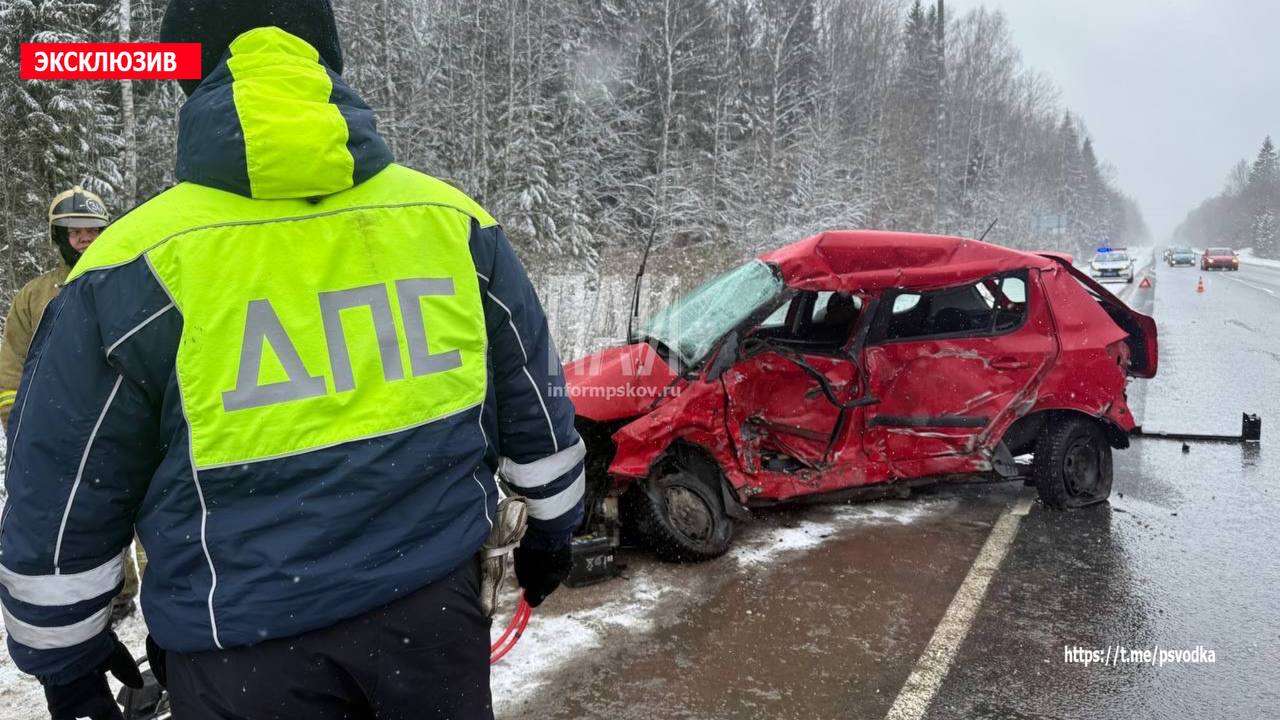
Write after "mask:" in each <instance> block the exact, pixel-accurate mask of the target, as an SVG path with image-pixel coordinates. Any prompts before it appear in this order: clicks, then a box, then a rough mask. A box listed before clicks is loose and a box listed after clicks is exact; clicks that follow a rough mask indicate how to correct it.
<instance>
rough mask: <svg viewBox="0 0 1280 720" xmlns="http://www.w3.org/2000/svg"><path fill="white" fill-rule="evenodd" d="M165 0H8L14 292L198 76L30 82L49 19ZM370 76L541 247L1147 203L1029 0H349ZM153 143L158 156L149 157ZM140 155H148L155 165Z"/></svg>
mask: <svg viewBox="0 0 1280 720" xmlns="http://www.w3.org/2000/svg"><path fill="white" fill-rule="evenodd" d="M164 4H165V3H164V2H163V1H162V0H0V42H3V46H4V47H3V50H4V51H3V53H0V107H4V108H6V109H9V110H8V111H7V112H4V113H0V143H2V144H3V146H4V148H5V150H4V154H3V157H2V158H0V211H2V212H3V213H4V220H3V222H2V223H0V247H3V249H4V259H5V262H4V268H3V270H2V271H0V273H2V275H0V278H2V280H0V296H4V297H7V296H8V295H10V294H11V293H12V292H13V291H14V289H15V288H16V287H17V285H18V284H20V283H21V282H22V281H24V280H25V279H27V278H29V277H30V276H31V275H33V274H34V273H35V271H36V270H37V268H38V267H39V266H42V265H46V264H47V263H48V262H49V261H51V260H52V254H51V253H50V252H48V250H47V248H46V247H45V245H46V244H45V240H44V233H45V230H44V214H45V209H46V208H45V203H47V200H48V198H49V197H50V196H51V195H52V194H53V193H54V192H55V191H56V190H58V189H61V188H63V187H64V186H66V185H69V184H71V183H73V182H83V183H84V184H85V185H86V186H88V187H90V188H91V189H94V190H96V191H98V192H100V193H101V194H102V195H103V196H104V197H105V198H106V199H107V201H108V204H109V205H110V206H111V207H112V208H113V209H114V210H115V211H116V212H117V213H119V211H120V210H121V209H123V208H127V207H130V206H131V205H132V204H134V202H135V201H137V200H140V199H145V198H146V197H148V196H149V195H151V194H153V193H155V192H157V191H159V190H161V189H163V188H164V187H166V186H167V185H169V184H170V183H171V182H172V181H173V178H172V165H173V163H172V156H173V145H174V136H175V130H176V127H175V117H176V111H177V108H178V107H179V105H180V102H181V93H180V92H179V91H178V89H177V87H176V84H174V83H161V82H134V83H128V84H126V83H119V82H112V83H108V82H102V83H98V82H48V83H39V82H24V81H21V80H19V79H18V71H17V66H16V62H17V61H16V59H17V57H18V47H17V45H18V43H19V42H23V41H76V40H80V41H85V40H118V39H131V40H149V39H154V38H155V37H156V35H157V29H158V22H159V18H160V15H161V13H162V12H163V9H164ZM336 4H337V9H338V12H339V23H340V31H341V33H342V36H343V41H344V44H345V48H346V56H347V71H346V76H347V79H348V80H349V81H350V82H351V83H352V85H353V86H354V87H355V88H356V89H357V90H358V91H359V92H361V93H362V95H363V96H364V97H365V98H366V100H367V101H368V102H369V103H370V104H371V105H372V106H373V107H374V108H375V110H376V111H377V113H378V117H379V122H380V127H381V128H382V130H383V132H384V133H385V135H386V136H387V138H388V141H389V143H390V144H391V146H392V148H393V149H394V151H395V152H396V155H397V157H398V159H399V161H400V162H402V163H404V164H407V165H410V166H413V167H416V168H419V169H421V170H424V171H426V172H430V173H433V174H436V175H440V176H445V177H449V178H452V179H454V180H456V181H458V182H459V183H460V184H461V185H462V186H463V187H464V188H465V189H466V190H467V191H468V192H470V193H471V194H473V195H474V196H476V197H477V198H478V199H479V200H480V201H481V202H483V203H484V204H485V205H486V206H487V207H488V208H489V209H490V210H491V211H492V212H493V213H494V215H495V216H497V217H498V218H500V219H501V220H502V221H503V223H504V225H506V227H507V228H508V231H509V233H510V234H511V236H512V237H513V239H514V241H515V242H516V243H517V245H518V246H519V247H520V248H521V250H522V252H525V253H528V254H531V255H539V256H544V257H551V256H562V255H565V256H577V257H579V258H585V259H587V260H590V259H592V258H594V257H596V256H597V254H598V252H599V251H600V250H601V249H602V248H605V247H608V246H610V245H620V244H638V243H640V242H643V241H644V240H645V239H647V238H649V237H651V236H652V237H654V238H655V239H656V240H657V241H658V242H659V243H663V242H675V243H683V244H688V243H706V242H711V243H722V244H726V247H730V246H731V248H732V250H733V251H734V252H742V251H744V250H754V249H758V248H762V247H765V246H768V245H771V244H777V243H782V242H786V241H790V240H793V239H797V238H799V237H801V236H802V235H803V234H806V233H809V232H812V231H815V230H818V229H821V228H829V227H884V228H891V229H902V230H917V231H928V232H945V233H958V234H968V235H977V234H979V233H981V232H982V231H983V229H984V228H986V227H987V226H988V225H989V224H990V223H991V222H992V221H993V220H997V219H998V220H999V224H998V225H997V227H996V229H995V230H994V231H993V232H992V233H991V235H990V236H989V239H991V240H993V241H995V242H1001V243H1005V244H1009V245H1013V246H1019V247H1056V248H1061V249H1065V250H1068V251H1072V252H1077V253H1082V252H1085V251H1086V250H1087V248H1089V247H1092V246H1093V245H1095V244H1098V243H1099V242H1116V243H1125V242H1137V241H1139V240H1140V239H1141V238H1142V237H1143V236H1145V234H1146V229H1145V226H1144V224H1143V222H1142V218H1141V215H1140V213H1139V212H1138V210H1137V207H1136V206H1135V205H1134V203H1133V202H1132V201H1130V200H1129V199H1128V198H1126V197H1125V196H1124V195H1122V194H1121V193H1120V192H1119V191H1118V190H1117V189H1116V188H1115V186H1114V183H1113V182H1112V181H1111V178H1110V172H1109V171H1108V169H1107V167H1106V165H1105V164H1104V163H1102V162H1101V161H1100V160H1099V159H1098V158H1097V157H1096V155H1095V153H1094V149H1093V145H1092V142H1091V141H1090V139H1089V135H1088V131H1087V129H1086V127H1085V125H1084V122H1083V121H1082V120H1081V119H1080V118H1079V117H1078V116H1076V115H1074V114H1072V113H1070V112H1069V111H1068V110H1067V109H1066V108H1064V107H1063V106H1062V105H1061V103H1059V102H1058V100H1057V96H1056V91H1055V89H1054V88H1053V86H1052V85H1051V84H1050V83H1049V82H1048V81H1047V80H1046V79H1045V78H1043V77H1042V76H1040V75H1038V74H1037V73H1035V72H1034V71H1032V70H1030V69H1028V68H1026V67H1025V66H1024V65H1022V63H1021V61H1020V60H1019V56H1018V50H1017V47H1016V46H1015V45H1014V43H1013V41H1012V38H1011V36H1010V33H1009V30H1008V27H1007V25H1006V23H1005V20H1004V17H1003V16H1002V15H1001V14H1000V13H998V12H992V11H989V10H985V9H979V10H975V11H972V12H968V13H966V14H964V15H961V16H953V15H951V14H949V13H948V12H947V11H946V8H945V6H944V4H943V2H942V0H935V1H934V2H932V3H928V4H925V3H921V2H918V1H917V2H913V3H908V2H906V0H542V1H535V0H468V2H456V0H361V1H360V2H356V1H355V0H337V3H336ZM140 160H141V161H140ZM129 168H136V170H129Z"/></svg>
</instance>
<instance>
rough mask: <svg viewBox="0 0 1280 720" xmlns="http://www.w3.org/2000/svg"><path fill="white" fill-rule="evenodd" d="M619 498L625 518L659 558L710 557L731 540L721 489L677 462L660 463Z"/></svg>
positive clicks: (730, 522)
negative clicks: (621, 500)
mask: <svg viewBox="0 0 1280 720" xmlns="http://www.w3.org/2000/svg"><path fill="white" fill-rule="evenodd" d="M718 480H719V478H716V481H718ZM623 501H624V508H623V509H624V522H628V524H630V525H632V526H633V527H634V529H635V530H636V532H637V534H638V535H639V536H640V538H641V539H642V540H643V541H644V544H645V545H647V546H649V548H650V549H652V550H653V552H654V554H655V555H657V556H658V557H659V558H661V559H663V560H667V561H670V562H702V561H704V560H711V559H713V558H717V557H720V556H721V555H723V554H725V551H727V550H728V549H729V545H730V544H731V543H732V542H733V530H734V527H733V520H732V519H731V518H730V517H729V516H728V514H726V513H725V510H724V503H723V501H722V500H721V498H720V491H719V488H718V487H713V486H712V483H711V479H710V478H705V477H702V476H701V474H695V472H693V471H692V470H691V469H688V468H686V467H683V466H682V465H681V464H680V463H678V462H675V461H669V462H667V463H664V464H663V465H661V466H659V468H658V469H657V470H655V472H654V473H653V474H652V475H650V476H649V477H648V478H647V479H646V480H645V481H644V482H641V483H637V484H636V485H634V486H633V487H632V488H631V489H630V490H628V491H627V493H626V494H625V495H623Z"/></svg>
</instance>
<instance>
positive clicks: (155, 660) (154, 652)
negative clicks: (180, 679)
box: [147, 635, 169, 687]
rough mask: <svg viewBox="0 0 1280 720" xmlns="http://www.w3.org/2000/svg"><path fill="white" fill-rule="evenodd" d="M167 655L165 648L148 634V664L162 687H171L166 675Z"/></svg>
mask: <svg viewBox="0 0 1280 720" xmlns="http://www.w3.org/2000/svg"><path fill="white" fill-rule="evenodd" d="M166 657H167V656H166V655H165V650H164V648H162V647H160V646H159V645H157V644H156V641H155V640H152V639H151V636H150V635H147V666H148V667H150V668H151V674H152V675H154V676H155V678H156V682H157V683H159V684H160V687H169V684H168V677H167V676H166V675H165V666H164V663H165V658H166Z"/></svg>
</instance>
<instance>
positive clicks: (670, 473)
mask: <svg viewBox="0 0 1280 720" xmlns="http://www.w3.org/2000/svg"><path fill="white" fill-rule="evenodd" d="M1156 365H1157V340H1156V326H1155V322H1154V321H1153V320H1152V319H1151V318H1150V317H1148V316H1147V315H1144V314H1142V313H1139V312H1137V311H1135V310H1133V309H1131V308H1130V307H1129V306H1128V305H1126V304H1125V303H1124V302H1123V301H1121V300H1120V299H1118V298H1117V297H1116V296H1115V295H1113V294H1111V293H1110V292H1109V291H1108V290H1106V289H1105V288H1104V287H1102V286H1101V285H1099V284H1098V283H1096V282H1094V281H1093V280H1092V279H1091V278H1090V277H1089V276H1088V274H1086V273H1085V272H1083V271H1082V270H1080V269H1077V268H1076V267H1074V266H1073V265H1072V264H1071V262H1070V261H1069V260H1068V259H1066V258H1065V256H1064V255H1062V254H1061V253H1035V252H1023V251H1019V250H1013V249H1009V248H1005V247H1000V246H996V245H990V244H987V243H983V242H979V241H976V240H968V239H963V238H958V237H940V236H934V235H917V234H906V233H890V232H875V231H843V232H828V233H823V234H821V235H816V236H814V237H811V238H809V239H807V240H802V241H800V242H798V243H795V244H793V245H789V246H786V247H783V248H780V249H777V250H774V251H772V252H769V253H766V254H765V255H762V256H760V257H759V258H758V259H755V260H752V261H750V262H747V263H746V264H744V265H741V266H739V267H738V268H737V269H735V270H732V271H730V272H728V273H726V274H725V275H722V276H720V277H718V278H716V279H714V280H711V281H710V282H708V283H706V284H705V285H703V286H701V287H700V288H698V289H696V290H694V291H693V292H692V293H690V294H688V295H686V296H684V297H682V298H680V299H679V300H677V301H676V302H675V303H673V304H672V305H670V306H668V307H666V308H664V309H662V310H661V311H659V312H658V313H657V314H655V315H654V316H653V317H652V318H651V319H650V320H649V321H648V322H646V323H644V324H643V325H642V326H641V327H640V328H639V331H638V332H637V333H635V334H634V335H633V336H632V337H631V338H629V341H628V344H626V345H622V346H617V347H613V348H609V349H606V350H602V351H600V352H598V353H595V354H594V355H590V356H587V357H585V358H582V359H580V360H577V361H575V362H571V363H569V364H568V365H567V366H566V367H565V372H566V386H567V390H568V393H569V395H570V397H571V398H572V399H573V401H574V405H575V406H576V409H577V415H578V430H579V433H580V434H581V435H582V437H583V440H584V442H585V443H586V446H587V481H586V482H587V497H588V498H589V499H590V502H589V509H588V511H587V513H588V515H587V521H586V523H584V528H583V530H582V532H584V533H586V534H588V535H592V536H594V535H603V534H613V533H612V530H611V529H610V528H612V527H616V521H617V520H618V519H620V520H621V524H622V530H623V534H624V535H626V536H629V537H635V538H637V539H639V540H641V541H643V542H644V543H645V544H647V545H648V546H650V547H651V548H652V549H653V550H654V551H655V552H656V553H657V554H658V555H660V556H661V557H664V558H667V559H672V560H705V559H709V558H713V557H716V556H717V555H720V554H722V553H724V552H725V550H726V549H728V547H729V544H730V542H731V540H732V537H733V532H734V531H733V523H732V521H731V519H747V518H749V517H750V516H749V514H748V508H758V507H765V506H769V505H774V504H777V503H780V502H786V501H797V500H801V499H809V500H813V499H827V500H832V501H834V500H840V499H850V498H856V497H873V496H875V495H876V494H881V495H884V494H895V493H897V492H900V491H901V492H905V490H906V488H909V487H911V486H914V485H920V484H928V483H931V482H938V481H940V480H944V479H947V478H955V477H961V476H966V475H968V476H972V475H975V474H977V475H982V474H988V475H995V476H1001V477H1028V478H1029V479H1032V480H1034V482H1035V483H1036V486H1037V488H1038V490H1039V493H1040V497H1041V499H1042V500H1043V501H1044V503H1045V504H1046V505H1048V506H1050V507H1054V508H1075V507H1082V506H1085V505H1090V504H1093V503H1098V502H1103V501H1104V500H1106V499H1107V497H1108V496H1109V495H1110V494H1111V478H1112V464H1111V449H1112V448H1113V447H1115V448H1123V447H1127V446H1128V442H1129V432H1130V431H1131V430H1132V429H1133V428H1134V426H1135V420H1134V417H1133V415H1132V414H1131V413H1130V410H1129V407H1128V404H1127V400H1126V396H1125V388H1126V385H1127V382H1128V379H1129V378H1130V377H1153V376H1154V375H1155V373H1156ZM1024 453H1025V454H1033V455H1034V461H1033V463H1032V464H1031V466H1030V467H1025V466H1021V465H1018V464H1016V463H1015V462H1014V458H1015V457H1017V456H1020V455H1022V454H1024ZM602 523H603V524H604V526H603V527H599V526H598V525H600V524H602Z"/></svg>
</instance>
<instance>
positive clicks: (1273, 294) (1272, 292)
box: [1227, 277, 1277, 297]
mask: <svg viewBox="0 0 1280 720" xmlns="http://www.w3.org/2000/svg"><path fill="white" fill-rule="evenodd" d="M1227 279H1228V280H1231V281H1234V282H1238V283H1240V284H1241V285H1248V286H1249V287H1251V288H1253V289H1254V290H1261V291H1262V292H1264V293H1266V294H1268V295H1270V296H1271V297H1277V296H1276V291H1275V290H1272V289H1270V288H1265V287H1262V286H1261V285H1254V284H1253V283H1251V282H1249V281H1248V280H1241V279H1240V278H1234V277H1228V278H1227Z"/></svg>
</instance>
